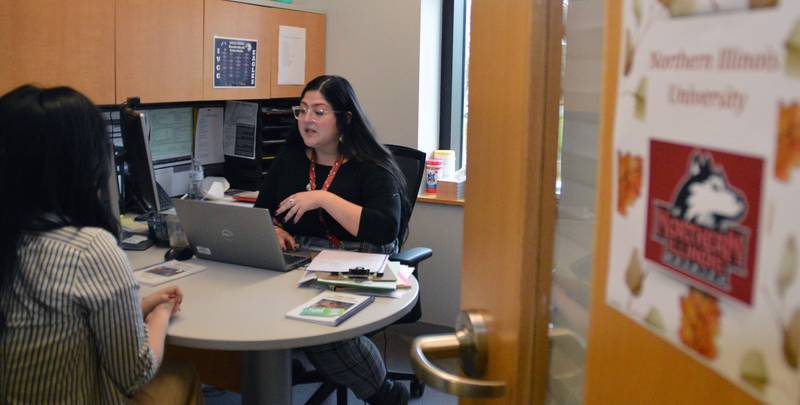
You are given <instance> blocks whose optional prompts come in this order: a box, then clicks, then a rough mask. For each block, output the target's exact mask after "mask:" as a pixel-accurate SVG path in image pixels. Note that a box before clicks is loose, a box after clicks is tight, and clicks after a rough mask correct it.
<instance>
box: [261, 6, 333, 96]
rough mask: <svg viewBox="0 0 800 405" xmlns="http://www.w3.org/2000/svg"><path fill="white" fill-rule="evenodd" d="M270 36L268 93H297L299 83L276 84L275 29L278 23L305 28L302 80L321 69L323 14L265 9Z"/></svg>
mask: <svg viewBox="0 0 800 405" xmlns="http://www.w3.org/2000/svg"><path fill="white" fill-rule="evenodd" d="M267 25H268V26H269V27H271V30H272V33H271V37H272V38H275V39H274V45H273V47H272V58H271V59H272V61H271V63H270V71H271V73H272V80H271V82H270V97H272V98H283V97H300V92H302V91H303V87H304V86H305V84H302V85H278V50H279V46H278V45H279V44H278V32H279V30H280V26H281V25H287V26H291V27H300V28H305V29H306V69H305V82H306V83H307V82H309V81H310V80H311V79H313V78H315V77H317V76H319V75H321V74H324V73H325V16H324V15H322V14H316V13H307V12H302V11H292V10H285V9H280V8H271V9H269V23H268V24H267Z"/></svg>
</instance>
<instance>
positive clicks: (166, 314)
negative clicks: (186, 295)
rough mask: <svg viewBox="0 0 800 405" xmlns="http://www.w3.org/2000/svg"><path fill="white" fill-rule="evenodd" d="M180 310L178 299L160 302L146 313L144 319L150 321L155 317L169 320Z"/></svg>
mask: <svg viewBox="0 0 800 405" xmlns="http://www.w3.org/2000/svg"><path fill="white" fill-rule="evenodd" d="M178 311H179V308H178V301H177V300H169V301H164V302H160V303H158V305H156V306H155V307H153V308H152V310H151V311H150V312H149V313H148V314H147V315H145V317H144V319H145V322H148V321H150V320H152V319H154V318H159V317H160V318H161V319H166V320H167V321H169V318H171V317H172V315H174V314H175V313H177V312H178Z"/></svg>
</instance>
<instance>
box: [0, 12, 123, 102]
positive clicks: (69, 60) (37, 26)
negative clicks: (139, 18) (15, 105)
mask: <svg viewBox="0 0 800 405" xmlns="http://www.w3.org/2000/svg"><path fill="white" fill-rule="evenodd" d="M25 83H35V84H39V85H43V86H56V85H67V86H71V87H74V88H75V89H77V90H78V91H81V92H82V93H84V94H86V95H87V96H88V97H89V98H90V99H92V101H94V102H95V103H97V104H111V103H113V102H114V2H113V1H108V0H82V1H61V0H2V1H0V94H4V93H6V92H7V91H9V90H11V89H13V88H15V87H17V86H19V85H22V84H25Z"/></svg>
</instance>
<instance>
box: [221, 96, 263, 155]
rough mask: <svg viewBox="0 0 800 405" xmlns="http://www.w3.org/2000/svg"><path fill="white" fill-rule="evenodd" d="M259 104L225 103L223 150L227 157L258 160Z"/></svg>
mask: <svg viewBox="0 0 800 405" xmlns="http://www.w3.org/2000/svg"><path fill="white" fill-rule="evenodd" d="M257 120H258V104H257V103H245V102H241V101H228V102H226V103H225V121H224V124H223V141H222V149H223V151H224V152H225V156H235V157H240V158H246V159H255V158H256V122H257Z"/></svg>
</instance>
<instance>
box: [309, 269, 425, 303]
mask: <svg viewBox="0 0 800 405" xmlns="http://www.w3.org/2000/svg"><path fill="white" fill-rule="evenodd" d="M413 272H414V268H413V267H410V266H406V265H403V264H400V263H399V262H392V261H387V262H386V267H385V269H384V272H383V275H381V276H376V275H373V276H372V277H371V278H367V279H366V280H348V279H346V278H344V277H342V276H341V275H340V274H333V273H323V272H313V271H305V272H304V273H303V276H302V277H301V278H300V280H299V281H298V283H297V284H298V285H303V284H308V286H313V287H323V288H324V287H328V288H331V289H333V290H335V291H338V292H348V293H353V294H360V295H372V296H379V297H389V298H400V297H402V296H403V295H405V294H406V293H407V292H408V291H409V290H408V289H409V288H411V275H412V273H413ZM312 281H313V283H311V282H312Z"/></svg>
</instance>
